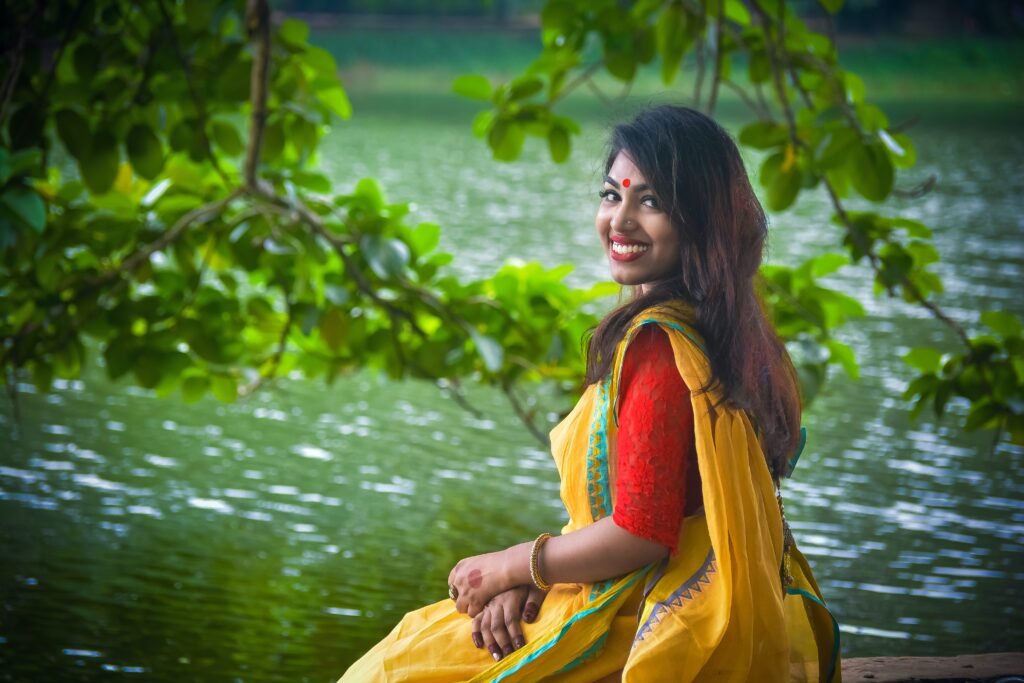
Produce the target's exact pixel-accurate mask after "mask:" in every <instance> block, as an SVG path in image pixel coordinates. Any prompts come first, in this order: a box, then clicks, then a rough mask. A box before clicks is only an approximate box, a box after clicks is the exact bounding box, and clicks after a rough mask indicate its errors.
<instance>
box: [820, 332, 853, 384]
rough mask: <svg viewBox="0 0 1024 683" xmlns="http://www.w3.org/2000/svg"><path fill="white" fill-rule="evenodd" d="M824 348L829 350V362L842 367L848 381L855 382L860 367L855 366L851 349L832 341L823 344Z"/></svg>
mask: <svg viewBox="0 0 1024 683" xmlns="http://www.w3.org/2000/svg"><path fill="white" fill-rule="evenodd" d="M825 346H826V347H828V350H829V358H828V359H829V362H831V363H839V364H840V365H842V366H843V370H845V371H846V374H847V375H849V377H850V379H854V380H855V379H857V378H858V377H859V376H860V367H859V366H858V365H857V357H856V356H855V355H854V354H853V349H851V348H850V347H849V346H847V345H846V344H843V343H842V342H838V341H835V340H834V339H830V340H828V341H827V342H825Z"/></svg>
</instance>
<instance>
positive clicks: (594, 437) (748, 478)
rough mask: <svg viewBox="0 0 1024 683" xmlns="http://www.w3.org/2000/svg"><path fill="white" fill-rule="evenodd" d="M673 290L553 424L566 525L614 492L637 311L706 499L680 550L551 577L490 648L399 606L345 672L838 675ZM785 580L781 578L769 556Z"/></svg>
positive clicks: (446, 616)
mask: <svg viewBox="0 0 1024 683" xmlns="http://www.w3.org/2000/svg"><path fill="white" fill-rule="evenodd" d="M689 319H691V318H690V310H689V309H688V308H686V307H685V305H683V304H682V303H679V304H674V303H673V304H662V305H661V306H658V307H655V308H651V309H648V310H647V311H645V312H644V313H642V314H641V315H639V316H638V317H637V318H636V320H635V321H634V322H633V324H632V325H631V327H630V329H629V331H628V332H627V333H626V335H625V336H624V338H623V341H622V342H621V343H620V344H619V347H618V349H617V350H616V357H615V362H614V364H613V370H612V372H611V373H610V376H609V377H607V378H606V379H605V380H604V381H602V382H599V383H595V384H592V385H590V386H589V387H588V388H587V389H586V390H585V391H584V393H583V396H582V397H581V398H580V400H579V402H578V403H577V404H576V406H575V408H573V410H572V412H571V413H570V414H569V415H568V416H567V417H566V418H565V419H564V420H563V421H562V422H561V423H559V424H558V426H556V427H555V428H554V429H553V430H552V431H551V446H552V453H553V455H554V458H555V462H556V464H557V466H558V472H559V476H560V477H561V497H562V501H563V502H564V504H565V507H566V510H567V511H568V513H569V518H570V519H569V523H568V524H566V525H565V527H563V529H562V533H568V532H570V531H573V530H575V529H579V528H581V527H583V526H586V525H588V524H592V523H593V522H595V521H596V520H598V519H601V518H603V517H605V516H607V515H610V514H611V513H612V510H613V507H614V505H615V489H614V486H613V483H614V481H615V468H616V456H615V435H616V432H617V412H616V395H617V387H618V381H619V372H620V370H621V367H622V359H623V357H624V353H625V350H626V347H627V346H628V344H629V342H630V341H631V340H632V338H633V336H634V334H635V333H636V331H637V330H638V329H639V328H640V326H641V325H645V324H657V325H660V326H661V327H662V329H664V330H665V332H666V333H667V334H668V336H669V339H670V341H671V344H672V349H673V352H674V353H675V359H676V366H677V368H678V370H679V372H680V374H681V375H682V378H683V380H684V381H685V382H686V384H687V386H689V387H690V388H691V389H694V391H693V392H692V393H691V397H692V402H693V413H694V431H695V437H696V447H697V462H698V467H699V468H700V473H701V478H702V487H703V495H704V508H703V510H702V511H699V512H698V513H697V514H694V515H691V516H689V517H687V518H686V519H685V520H684V522H683V525H682V529H681V531H680V539H679V552H678V554H677V555H676V557H674V558H671V559H667V558H666V559H665V560H663V561H662V562H660V563H656V564H654V565H650V566H647V567H643V568H641V569H638V570H636V571H634V572H632V573H630V574H627V575H626V576H622V577H618V578H615V579H610V580H608V581H604V582H601V583H597V584H559V585H556V586H555V587H554V588H553V589H552V590H551V592H550V593H549V594H548V597H547V598H546V600H545V601H544V604H543V606H542V607H541V609H540V614H539V616H538V619H537V621H536V622H535V623H533V624H524V625H523V632H524V635H525V637H526V643H527V644H526V646H525V647H523V648H521V649H519V650H517V651H515V652H513V653H512V654H511V655H509V656H507V657H505V658H504V659H502V660H501V661H500V662H494V661H493V660H492V659H491V656H490V653H488V652H487V651H486V650H484V649H477V648H475V647H474V646H473V644H472V642H471V640H470V624H471V620H470V619H469V618H468V617H467V616H466V615H464V614H460V613H458V612H456V611H455V604H454V602H452V601H451V600H443V601H441V602H438V603H435V604H433V605H428V606H426V607H423V608H422V609H419V610H416V611H414V612H410V613H409V614H407V615H406V616H405V617H404V618H403V619H402V620H401V622H399V624H398V625H397V626H396V627H395V628H394V630H393V631H392V632H391V633H390V634H389V635H388V636H386V637H385V638H384V639H383V640H382V641H380V642H379V643H378V644H377V645H376V646H375V647H374V648H372V649H371V650H370V651H369V652H367V653H366V654H365V655H364V656H363V657H362V658H361V659H359V661H357V662H356V663H355V664H353V665H352V666H351V667H350V668H349V670H348V671H347V672H346V673H345V674H344V675H343V676H342V678H341V682H344V683H354V682H356V681H359V682H363V681H403V682H404V681H422V682H436V683H452V682H455V681H474V682H477V681H480V682H483V681H490V682H497V681H506V682H508V683H512V682H514V681H539V680H542V679H543V680H545V681H557V682H558V683H569V682H580V683H583V682H586V681H596V680H598V679H600V678H602V677H604V676H607V675H609V674H614V673H615V672H618V671H621V672H622V674H621V675H622V680H623V681H629V682H641V681H643V682H648V681H652V682H654V681H673V682H678V681H721V682H723V683H724V682H736V683H739V682H741V681H764V682H775V681H801V682H802V681H818V682H821V683H839V681H840V665H839V629H838V626H837V625H836V622H835V620H834V619H833V618H832V616H831V614H830V613H829V612H828V609H827V608H826V607H825V603H824V601H823V599H822V597H821V593H820V591H819V590H818V587H817V585H816V584H815V582H814V579H813V577H812V575H811V571H810V567H809V566H808V565H807V562H806V561H805V560H804V558H803V556H802V555H801V554H800V552H799V551H798V550H797V548H796V545H795V543H792V544H790V546H789V550H788V552H785V553H784V552H783V546H784V539H783V535H784V531H783V521H782V515H781V511H780V508H779V504H778V501H777V499H776V492H775V487H774V484H773V482H772V478H771V475H770V473H769V471H768V466H767V464H766V462H765V459H764V455H763V453H762V451H761V448H760V445H759V443H758V440H757V437H756V435H755V433H754V429H753V427H752V425H751V423H750V421H749V419H748V418H747V416H746V414H745V413H743V412H742V411H736V410H731V409H727V408H724V407H722V406H719V407H718V408H715V409H712V407H711V406H712V405H713V403H714V402H715V400H716V399H717V397H718V394H717V393H716V392H714V391H712V392H709V393H707V394H699V393H698V392H697V391H696V389H697V388H698V387H702V386H704V385H705V383H706V381H707V379H708V376H709V372H710V368H709V365H708V361H707V358H706V356H705V355H704V352H703V351H702V343H703V342H702V340H701V339H700V337H699V335H697V333H696V332H695V331H694V330H693V328H692V327H691V326H690V325H688V324H687V322H686V321H687V320H689ZM783 566H785V569H786V571H787V572H788V574H790V575H791V576H792V580H790V581H787V584H788V585H787V586H786V587H785V588H784V587H783V583H782V580H781V578H780V570H781V569H782V568H783Z"/></svg>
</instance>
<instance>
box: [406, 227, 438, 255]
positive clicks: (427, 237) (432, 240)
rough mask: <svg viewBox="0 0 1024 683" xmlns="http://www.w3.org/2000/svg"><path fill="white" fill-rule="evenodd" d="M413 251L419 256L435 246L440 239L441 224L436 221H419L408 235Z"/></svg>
mask: <svg viewBox="0 0 1024 683" xmlns="http://www.w3.org/2000/svg"><path fill="white" fill-rule="evenodd" d="M410 241H411V242H412V248H413V251H415V252H416V253H417V254H418V255H419V256H423V255H424V254H428V253H430V252H432V251H433V250H434V249H436V248H437V245H438V243H439V242H440V241H441V226H440V225H438V224H437V223H420V224H419V225H417V226H416V229H415V230H413V232H412V235H411V236H410Z"/></svg>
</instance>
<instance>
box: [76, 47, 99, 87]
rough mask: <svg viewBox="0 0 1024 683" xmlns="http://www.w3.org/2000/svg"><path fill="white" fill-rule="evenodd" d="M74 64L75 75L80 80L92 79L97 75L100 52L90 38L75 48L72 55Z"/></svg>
mask: <svg viewBox="0 0 1024 683" xmlns="http://www.w3.org/2000/svg"><path fill="white" fill-rule="evenodd" d="M71 63H72V65H73V66H74V68H75V75H76V76H78V80H80V81H86V82H88V81H91V80H92V79H93V76H95V75H96V70H97V69H99V66H100V53H99V50H97V49H96V46H95V45H93V43H92V42H91V41H89V40H83V41H82V42H81V43H79V44H78V46H77V47H76V48H75V52H74V55H72V61H71Z"/></svg>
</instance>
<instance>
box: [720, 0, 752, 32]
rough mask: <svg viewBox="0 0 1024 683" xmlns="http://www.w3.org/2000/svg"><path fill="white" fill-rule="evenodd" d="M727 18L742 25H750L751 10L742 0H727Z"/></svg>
mask: <svg viewBox="0 0 1024 683" xmlns="http://www.w3.org/2000/svg"><path fill="white" fill-rule="evenodd" d="M725 18H726V19H728V20H729V21H732V22H735V23H737V24H739V25H740V26H750V12H749V11H748V10H747V8H746V7H745V6H744V5H743V2H742V1H741V0H725Z"/></svg>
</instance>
